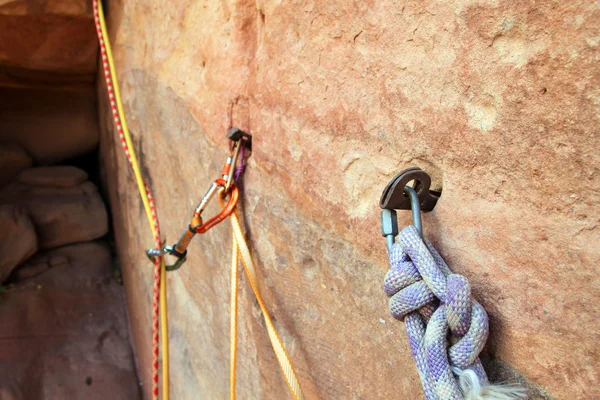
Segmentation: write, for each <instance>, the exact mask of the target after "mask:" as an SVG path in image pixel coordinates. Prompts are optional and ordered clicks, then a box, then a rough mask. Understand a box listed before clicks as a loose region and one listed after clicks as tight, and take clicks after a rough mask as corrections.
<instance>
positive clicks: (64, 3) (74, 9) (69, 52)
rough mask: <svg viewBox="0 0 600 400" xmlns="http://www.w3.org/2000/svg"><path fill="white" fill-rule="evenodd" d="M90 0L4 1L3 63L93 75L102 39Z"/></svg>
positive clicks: (0, 12)
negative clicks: (99, 38) (97, 36)
mask: <svg viewBox="0 0 600 400" xmlns="http://www.w3.org/2000/svg"><path fill="white" fill-rule="evenodd" d="M89 3H91V2H87V1H86V0H52V1H43V2H40V1H27V0H13V1H0V26H2V36H1V37H0V64H3V65H11V66H18V67H22V68H27V69H33V70H45V71H61V72H80V71H85V72H90V73H91V72H93V71H95V69H96V59H97V50H98V40H97V38H96V31H95V29H94V21H93V15H92V10H91V6H90V4H89Z"/></svg>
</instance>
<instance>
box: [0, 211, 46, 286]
mask: <svg viewBox="0 0 600 400" xmlns="http://www.w3.org/2000/svg"><path fill="white" fill-rule="evenodd" d="M0 221H2V229H0V255H2V257H1V258H0V284H1V283H2V282H4V281H5V280H6V278H8V276H9V275H10V273H11V272H12V270H13V269H14V268H15V267H16V266H17V265H19V264H21V263H22V262H23V261H25V260H27V259H28V258H29V257H31V256H32V255H33V253H35V252H36V251H37V247H38V243H37V236H36V234H35V228H34V226H33V223H32V222H31V219H30V218H29V215H28V214H27V212H25V211H24V210H22V209H20V208H18V207H17V206H13V205H0Z"/></svg>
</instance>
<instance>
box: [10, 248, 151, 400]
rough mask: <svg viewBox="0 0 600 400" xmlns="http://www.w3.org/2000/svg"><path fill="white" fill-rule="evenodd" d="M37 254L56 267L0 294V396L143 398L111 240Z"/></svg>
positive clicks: (20, 398) (21, 398) (19, 399)
mask: <svg viewBox="0 0 600 400" xmlns="http://www.w3.org/2000/svg"><path fill="white" fill-rule="evenodd" d="M34 259H35V260H34V261H35V262H37V263H39V264H41V263H47V264H48V265H51V266H52V268H50V269H49V270H48V271H46V272H45V273H43V274H41V275H38V276H37V277H35V278H32V279H29V280H27V281H21V282H19V283H17V284H15V285H14V286H12V287H11V288H10V289H9V290H8V291H6V292H4V293H3V294H2V295H1V301H0V315H2V324H0V398H2V399H14V400H25V399H32V400H35V399H90V400H92V399H108V398H110V399H115V400H132V399H140V398H141V396H140V391H139V387H138V385H137V379H136V373H135V368H134V362H133V356H132V353H131V348H130V347H129V341H128V331H127V318H126V313H125V308H124V302H125V301H124V300H125V299H124V296H123V290H122V288H121V287H119V286H118V285H116V284H115V283H114V282H113V281H112V279H111V274H112V271H111V265H112V259H111V254H110V252H109V250H108V248H107V246H106V245H104V244H102V243H84V244H77V245H73V246H67V247H63V248H60V249H55V250H51V251H48V252H42V253H39V254H37V255H36V256H35V257H34Z"/></svg>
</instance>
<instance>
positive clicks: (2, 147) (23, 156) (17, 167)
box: [0, 143, 33, 187]
mask: <svg viewBox="0 0 600 400" xmlns="http://www.w3.org/2000/svg"><path fill="white" fill-rule="evenodd" d="M32 164H33V160H32V159H31V157H30V156H29V154H27V152H26V151H25V149H24V148H23V147H21V146H19V145H18V144H14V143H0V187H1V186H3V185H4V184H6V183H8V182H10V181H11V180H12V179H13V178H14V177H15V176H17V174H18V173H19V172H20V171H22V170H24V169H25V168H29V167H31V165H32Z"/></svg>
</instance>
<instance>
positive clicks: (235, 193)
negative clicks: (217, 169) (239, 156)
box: [194, 178, 240, 233]
mask: <svg viewBox="0 0 600 400" xmlns="http://www.w3.org/2000/svg"><path fill="white" fill-rule="evenodd" d="M215 184H216V185H217V187H220V188H222V189H221V191H220V193H222V191H223V190H224V189H225V187H226V185H227V181H226V180H225V179H221V178H219V179H217V180H215ZM229 189H230V191H229V195H230V197H229V201H228V202H227V204H226V205H225V207H223V209H222V210H221V212H220V213H218V214H217V215H215V216H214V217H212V218H211V219H209V220H208V221H206V222H205V223H203V224H202V225H199V226H196V227H195V229H194V231H195V232H196V233H206V231H208V230H209V229H210V228H212V227H213V226H215V225H217V224H219V223H221V222H223V220H224V219H225V218H227V217H229V216H230V215H231V213H232V212H233V210H235V206H236V205H237V202H238V200H239V198H240V192H239V190H238V188H237V186H236V185H235V184H233V183H232V184H231V186H230V188H229Z"/></svg>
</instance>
